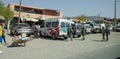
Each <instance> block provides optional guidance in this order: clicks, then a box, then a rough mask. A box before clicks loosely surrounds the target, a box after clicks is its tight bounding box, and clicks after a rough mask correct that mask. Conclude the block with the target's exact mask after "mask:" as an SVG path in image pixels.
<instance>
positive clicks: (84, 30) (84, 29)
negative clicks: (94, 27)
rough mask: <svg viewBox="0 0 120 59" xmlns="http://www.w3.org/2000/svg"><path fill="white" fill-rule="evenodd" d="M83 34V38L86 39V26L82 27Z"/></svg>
mask: <svg viewBox="0 0 120 59" xmlns="http://www.w3.org/2000/svg"><path fill="white" fill-rule="evenodd" d="M81 35H82V40H85V35H86V28H85V26H83V27H82V30H81Z"/></svg>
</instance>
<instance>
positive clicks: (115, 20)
mask: <svg viewBox="0 0 120 59" xmlns="http://www.w3.org/2000/svg"><path fill="white" fill-rule="evenodd" d="M114 22H115V28H116V25H117V19H116V0H114Z"/></svg>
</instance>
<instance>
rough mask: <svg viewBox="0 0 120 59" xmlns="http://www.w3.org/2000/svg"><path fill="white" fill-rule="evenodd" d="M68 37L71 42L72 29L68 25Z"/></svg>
mask: <svg viewBox="0 0 120 59" xmlns="http://www.w3.org/2000/svg"><path fill="white" fill-rule="evenodd" d="M67 35H68V37H70V40H71V41H72V37H73V29H72V26H71V25H69V26H68V32H67Z"/></svg>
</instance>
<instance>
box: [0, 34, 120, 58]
mask: <svg viewBox="0 0 120 59" xmlns="http://www.w3.org/2000/svg"><path fill="white" fill-rule="evenodd" d="M101 38H102V35H101V34H89V35H87V36H86V40H84V41H81V40H80V39H81V38H74V39H73V41H69V40H59V39H58V40H51V39H50V38H44V37H42V38H33V40H31V41H29V42H27V44H26V47H13V48H7V47H6V45H3V48H2V50H3V52H4V53H3V54H0V59H115V58H117V57H120V51H119V50H120V32H111V35H110V40H109V41H108V42H101ZM7 41H8V44H10V43H11V42H12V41H11V37H10V36H7Z"/></svg>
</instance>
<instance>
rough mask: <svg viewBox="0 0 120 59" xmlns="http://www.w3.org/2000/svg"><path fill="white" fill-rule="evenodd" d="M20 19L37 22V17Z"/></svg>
mask: <svg viewBox="0 0 120 59" xmlns="http://www.w3.org/2000/svg"><path fill="white" fill-rule="evenodd" d="M21 21H33V22H38V19H34V18H21Z"/></svg>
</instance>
